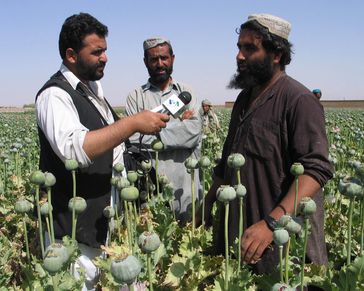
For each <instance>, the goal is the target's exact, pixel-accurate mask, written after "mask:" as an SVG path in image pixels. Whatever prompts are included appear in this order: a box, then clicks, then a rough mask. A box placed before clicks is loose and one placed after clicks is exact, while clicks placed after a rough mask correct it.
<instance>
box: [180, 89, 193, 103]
mask: <svg viewBox="0 0 364 291" xmlns="http://www.w3.org/2000/svg"><path fill="white" fill-rule="evenodd" d="M178 98H179V99H181V101H182V102H183V104H184V105H187V104H188V103H190V102H191V99H192V96H191V94H190V92H187V91H182V92H181V93H180V94H179V95H178Z"/></svg>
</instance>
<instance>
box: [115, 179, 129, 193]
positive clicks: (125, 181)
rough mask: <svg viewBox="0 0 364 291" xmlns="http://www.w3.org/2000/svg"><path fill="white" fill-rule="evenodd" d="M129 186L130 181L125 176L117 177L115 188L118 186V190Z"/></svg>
mask: <svg viewBox="0 0 364 291" xmlns="http://www.w3.org/2000/svg"><path fill="white" fill-rule="evenodd" d="M129 186H130V182H129V181H128V179H127V178H125V177H120V178H119V179H118V182H117V183H116V188H118V190H121V189H124V188H126V187H129Z"/></svg>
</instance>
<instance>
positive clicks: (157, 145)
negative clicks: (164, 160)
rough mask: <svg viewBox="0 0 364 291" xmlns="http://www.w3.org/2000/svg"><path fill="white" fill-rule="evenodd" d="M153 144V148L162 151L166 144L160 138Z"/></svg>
mask: <svg viewBox="0 0 364 291" xmlns="http://www.w3.org/2000/svg"><path fill="white" fill-rule="evenodd" d="M151 146H152V149H153V150H154V151H156V152H160V151H161V150H163V149H164V144H163V143H162V142H161V141H160V140H159V139H155V140H153V141H152V143H151Z"/></svg>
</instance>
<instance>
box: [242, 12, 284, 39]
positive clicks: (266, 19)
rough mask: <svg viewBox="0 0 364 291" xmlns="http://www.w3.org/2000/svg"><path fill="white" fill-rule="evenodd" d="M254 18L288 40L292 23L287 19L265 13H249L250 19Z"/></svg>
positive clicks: (273, 32) (270, 30)
mask: <svg viewBox="0 0 364 291" xmlns="http://www.w3.org/2000/svg"><path fill="white" fill-rule="evenodd" d="M252 20H256V21H257V22H258V23H259V24H260V25H262V26H264V27H265V28H267V29H268V30H269V32H270V33H272V34H275V35H278V36H279V37H282V38H284V39H286V40H288V35H289V33H290V32H291V24H290V23H289V22H288V21H287V20H284V19H282V18H280V17H277V16H274V15H271V14H264V13H262V14H252V15H249V16H248V21H252Z"/></svg>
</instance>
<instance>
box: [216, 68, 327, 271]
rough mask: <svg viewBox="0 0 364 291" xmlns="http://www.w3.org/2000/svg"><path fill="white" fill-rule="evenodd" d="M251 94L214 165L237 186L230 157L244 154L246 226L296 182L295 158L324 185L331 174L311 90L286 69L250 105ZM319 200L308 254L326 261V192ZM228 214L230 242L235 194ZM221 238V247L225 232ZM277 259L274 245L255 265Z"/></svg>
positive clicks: (241, 102) (243, 97)
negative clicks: (286, 72)
mask: <svg viewBox="0 0 364 291" xmlns="http://www.w3.org/2000/svg"><path fill="white" fill-rule="evenodd" d="M249 93H250V92H246V91H242V92H241V93H240V94H239V96H238V98H237V100H236V102H235V105H234V108H233V111H232V115H231V121H230V127H229V132H228V136H227V138H226V141H225V144H224V149H223V153H222V159H221V162H220V163H219V165H218V166H217V167H216V168H215V175H217V176H219V177H220V178H222V179H223V180H224V182H225V183H226V184H231V185H235V184H237V182H236V175H235V174H234V173H233V172H232V170H231V169H230V168H229V167H228V166H227V163H226V160H227V157H228V156H229V154H231V153H241V154H242V155H243V156H244V157H245V159H246V163H245V165H244V166H243V168H242V169H241V182H242V184H243V185H245V187H246V189H247V196H246V199H245V219H244V222H245V229H246V227H249V226H250V225H252V224H254V223H256V222H258V221H260V220H261V219H263V217H264V216H265V215H267V214H269V213H270V212H271V211H272V210H273V209H274V208H275V207H276V206H277V205H278V204H279V202H280V201H281V200H282V198H283V197H284V196H285V195H286V193H287V191H288V188H289V187H290V185H291V184H292V182H293V181H294V177H293V176H292V175H291V174H290V167H291V165H292V164H293V163H294V162H300V163H302V165H303V166H304V168H305V174H307V175H310V176H312V177H313V178H314V179H315V180H317V182H318V183H319V184H320V185H321V186H324V185H325V183H326V182H327V181H328V180H329V179H330V178H331V177H332V166H331V164H330V162H329V161H328V142H327V138H326V132H325V119H324V112H323V108H322V106H321V104H320V102H319V101H318V100H317V99H316V98H315V97H314V96H313V95H312V93H311V92H310V91H309V90H308V89H307V88H306V87H304V86H303V85H302V84H300V83H298V82H297V81H295V80H294V79H292V78H291V77H289V76H287V75H285V74H283V76H281V77H280V79H279V80H278V81H277V82H276V83H275V84H274V85H273V86H272V87H271V88H270V89H269V90H268V91H267V92H265V93H264V94H263V95H262V96H261V97H260V98H259V99H258V100H257V102H256V104H255V105H254V106H252V107H251V108H249V109H248V110H246V106H247V104H246V103H247V99H249ZM315 201H316V204H317V212H316V213H315V215H314V216H313V217H312V219H311V225H312V229H311V235H310V238H309V242H308V251H307V258H308V260H309V261H312V262H315V263H318V264H327V253H326V247H325V239H324V226H323V224H324V211H323V193H322V191H319V193H317V194H316V196H315ZM222 212H223V211H222ZM229 214H230V215H229V241H230V243H232V242H233V241H234V240H235V238H236V237H237V236H238V226H239V204H238V200H237V199H236V200H234V201H233V202H231V203H230V212H229ZM221 221H223V219H221ZM221 228H223V226H221ZM220 233H223V232H220ZM219 237H221V241H219V242H218V245H219V246H220V247H221V246H223V236H219ZM278 262H279V257H278V251H277V248H274V250H266V252H265V253H264V256H263V258H262V260H261V261H260V262H259V263H258V264H256V265H255V266H254V268H255V271H256V272H257V273H269V272H271V271H272V270H273V269H274V268H275V267H276V265H277V264H278Z"/></svg>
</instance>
